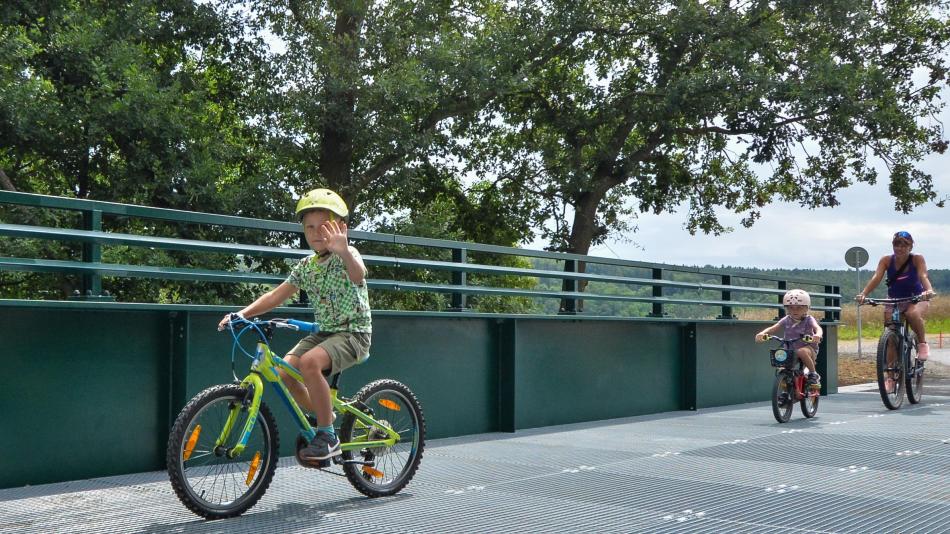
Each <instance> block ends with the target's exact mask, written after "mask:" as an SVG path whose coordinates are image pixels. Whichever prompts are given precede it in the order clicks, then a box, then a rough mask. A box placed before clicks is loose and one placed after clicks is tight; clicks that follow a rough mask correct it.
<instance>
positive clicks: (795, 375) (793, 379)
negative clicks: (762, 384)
mask: <svg viewBox="0 0 950 534" xmlns="http://www.w3.org/2000/svg"><path fill="white" fill-rule="evenodd" d="M768 339H769V340H775V341H778V342H780V343H781V344H782V347H781V348H778V349H770V350H769V360H770V361H771V363H772V367H775V368H776V370H775V382H774V383H773V385H772V414H773V415H775V420H776V421H778V422H779V423H787V422H788V420H789V419H790V418H791V417H792V408H794V406H795V402H796V401H797V402H798V403H799V404H800V405H801V407H802V414H803V415H804V416H805V417H807V418H809V419H810V418H812V417H815V415H816V414H817V413H818V399H819V398H820V395H821V390H820V389H819V388H817V387H813V386H814V385H809V387H805V380H806V376H805V373H804V370H803V369H802V362H801V361H799V360H798V357H797V356H795V350H794V349H793V348H792V343H794V342H795V341H798V340H799V339H801V340H802V341H804V342H806V343H811V341H812V337H811V336H802V337H801V338H794V339H784V338H780V337H778V336H768Z"/></svg>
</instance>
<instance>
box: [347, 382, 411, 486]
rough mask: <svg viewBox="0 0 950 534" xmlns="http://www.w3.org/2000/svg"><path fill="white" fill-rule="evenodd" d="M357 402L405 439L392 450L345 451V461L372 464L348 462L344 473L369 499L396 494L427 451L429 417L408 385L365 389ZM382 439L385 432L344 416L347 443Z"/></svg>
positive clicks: (376, 385)
mask: <svg viewBox="0 0 950 534" xmlns="http://www.w3.org/2000/svg"><path fill="white" fill-rule="evenodd" d="M353 400H354V401H355V403H356V405H357V406H364V407H367V408H368V413H369V412H372V413H371V415H372V417H373V418H374V419H376V420H377V421H380V422H386V423H387V424H388V425H389V426H390V427H391V428H393V429H394V430H396V431H397V432H398V433H399V434H400V436H401V437H402V439H401V440H400V441H399V442H398V443H396V445H394V446H393V447H389V448H374V449H370V448H363V449H359V450H346V451H343V461H344V462H347V461H350V462H352V461H360V462H372V466H370V469H364V466H363V465H361V464H358V463H344V464H343V472H344V473H345V474H346V478H347V480H349V481H350V484H352V485H353V487H354V488H356V490H357V491H359V492H360V493H362V494H363V495H366V496H367V497H385V496H388V495H394V494H396V493H397V492H399V491H400V490H402V489H403V488H405V487H406V485H407V484H409V481H410V480H412V477H413V476H414V475H415V473H416V470H417V469H418V468H419V462H420V461H421V460H422V453H423V450H424V449H425V433H426V425H425V416H424V415H423V413H422V408H421V407H420V405H419V400H418V399H417V398H416V395H415V393H413V392H412V391H411V390H410V389H409V388H408V387H407V386H406V385H405V384H402V383H401V382H397V381H395V380H388V379H383V380H376V381H374V382H370V383H369V384H367V385H365V386H363V388H362V389H360V390H359V391H358V392H357V393H356V395H354V397H353ZM380 401H384V402H382V403H380ZM394 408H395V409H394ZM382 436H385V433H384V432H383V431H381V430H380V429H375V427H371V428H367V427H366V426H365V424H364V423H363V422H362V421H360V420H359V419H357V418H356V417H355V416H354V415H353V414H350V413H347V414H345V415H344V416H343V420H342V422H341V424H340V439H341V441H343V442H344V443H350V442H358V441H360V440H367V439H377V438H379V437H382ZM377 475H383V476H381V477H380V476H377Z"/></svg>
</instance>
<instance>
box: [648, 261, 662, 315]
mask: <svg viewBox="0 0 950 534" xmlns="http://www.w3.org/2000/svg"><path fill="white" fill-rule="evenodd" d="M653 279H654V280H662V279H663V269H658V268H654V269H653ZM662 296H663V286H653V297H654V298H656V297H662ZM665 315H666V313H664V312H663V303H662V302H654V303H653V311H652V312H650V315H649V317H663V316H665Z"/></svg>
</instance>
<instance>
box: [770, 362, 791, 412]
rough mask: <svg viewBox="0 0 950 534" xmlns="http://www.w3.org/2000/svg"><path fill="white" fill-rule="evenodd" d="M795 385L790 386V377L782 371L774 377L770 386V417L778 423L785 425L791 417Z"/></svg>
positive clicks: (789, 374) (788, 373)
mask: <svg viewBox="0 0 950 534" xmlns="http://www.w3.org/2000/svg"><path fill="white" fill-rule="evenodd" d="M794 397H795V385H794V384H792V375H791V373H790V372H788V371H782V372H780V373H777V374H776V375H775V382H774V383H773V384H772V415H774V416H775V420H776V421H778V422H779V423H787V422H788V420H789V419H790V418H791V417H792V408H793V407H794V406H795V402H794V400H792V399H793V398H794Z"/></svg>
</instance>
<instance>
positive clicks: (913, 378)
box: [904, 330, 924, 404]
mask: <svg viewBox="0 0 950 534" xmlns="http://www.w3.org/2000/svg"><path fill="white" fill-rule="evenodd" d="M907 343H908V346H907V347H906V348H905V349H904V350H906V351H907V356H906V358H905V359H904V362H906V364H905V369H906V371H907V372H906V373H904V377H905V380H906V386H907V400H908V401H910V403H911V404H917V403H919V402H920V401H921V399H922V398H923V396H924V370H923V369H922V368H919V367H918V365H917V334H915V333H914V331H913V330H910V331H909V332H908V333H907Z"/></svg>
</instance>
